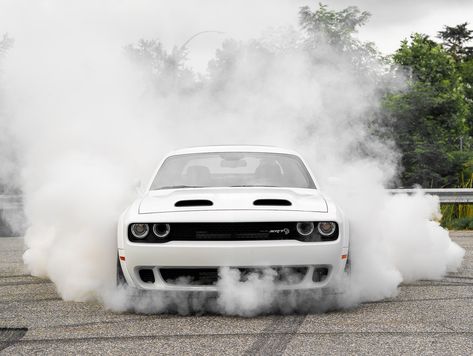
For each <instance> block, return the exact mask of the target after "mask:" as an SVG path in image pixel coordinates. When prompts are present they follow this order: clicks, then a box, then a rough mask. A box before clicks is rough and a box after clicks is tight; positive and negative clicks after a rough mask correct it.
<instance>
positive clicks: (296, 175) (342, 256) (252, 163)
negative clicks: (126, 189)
mask: <svg viewBox="0 0 473 356" xmlns="http://www.w3.org/2000/svg"><path fill="white" fill-rule="evenodd" d="M147 188H148V189H147V190H146V193H145V194H144V196H143V197H141V198H140V199H137V200H136V201H135V202H133V204H132V205H131V206H130V207H129V208H128V209H126V211H125V212H124V213H123V214H122V215H121V217H120V220H119V223H118V263H117V279H118V282H119V283H127V284H128V285H129V286H131V287H135V288H138V289H148V290H181V291H217V290H218V288H217V285H216V283H217V281H218V279H219V268H221V267H230V268H238V269H239V270H240V272H241V278H242V279H243V280H244V279H245V278H246V277H247V276H248V275H249V273H253V272H255V273H261V271H262V270H263V269H266V268H272V269H273V270H274V271H275V272H274V275H275V283H276V288H278V289H313V288H321V287H327V286H329V285H330V284H329V283H330V281H331V280H333V279H334V277H335V276H336V275H337V274H341V273H343V272H344V271H345V269H346V264H347V259H348V246H349V232H348V224H347V221H346V219H345V217H344V215H343V213H342V211H341V210H340V209H339V208H338V207H337V206H336V205H335V204H334V203H333V202H332V201H331V200H329V199H328V198H327V197H326V196H324V195H323V193H322V192H321V191H320V190H319V189H318V184H317V181H316V180H315V178H314V176H313V175H312V173H311V172H310V170H309V168H308V167H307V165H306V164H305V163H304V160H303V159H302V158H301V157H300V156H299V155H298V154H297V153H296V152H293V151H290V150H286V149H280V148H276V147H265V146H210V147H199V148H189V149H183V150H179V151H175V152H172V153H170V154H168V155H167V156H166V157H165V158H164V160H163V161H162V163H161V164H160V166H159V168H158V169H157V171H156V173H155V175H154V177H153V179H152V180H151V182H150V183H149V185H148V187H147Z"/></svg>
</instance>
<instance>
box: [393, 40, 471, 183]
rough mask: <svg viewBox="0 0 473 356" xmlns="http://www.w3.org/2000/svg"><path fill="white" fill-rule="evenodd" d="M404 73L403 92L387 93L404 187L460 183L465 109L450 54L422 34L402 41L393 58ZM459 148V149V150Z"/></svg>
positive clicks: (465, 157) (463, 153) (464, 159)
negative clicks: (406, 80) (406, 74)
mask: <svg viewBox="0 0 473 356" xmlns="http://www.w3.org/2000/svg"><path fill="white" fill-rule="evenodd" d="M393 61H394V63H396V64H398V65H400V66H401V68H404V69H405V70H407V73H408V85H409V88H408V90H407V91H405V92H402V93H396V94H391V95H389V96H388V98H387V100H386V107H387V109H388V110H389V112H390V114H391V117H392V123H391V124H392V125H393V134H394V136H395V140H396V142H397V145H398V147H399V149H400V150H401V153H402V167H403V173H402V176H401V178H402V183H403V184H404V185H405V186H412V185H415V184H419V185H421V186H423V187H443V186H452V185H455V184H458V181H459V172H460V171H461V170H462V166H463V165H464V164H465V163H466V161H467V160H468V159H469V155H468V154H467V153H466V152H462V150H463V147H464V146H465V143H466V142H468V137H467V133H468V129H467V125H466V119H467V116H468V110H469V109H468V105H467V104H466V102H465V97H464V96H465V88H464V85H463V81H462V77H461V74H460V72H459V71H458V68H457V66H456V63H455V60H454V58H453V56H452V55H451V54H450V53H449V52H448V50H447V49H445V48H443V47H442V45H440V44H438V43H436V42H435V41H433V40H432V39H430V38H429V37H428V36H426V35H421V34H414V35H412V36H411V39H410V41H407V40H404V41H403V42H402V43H401V47H400V48H399V49H398V50H397V51H396V53H395V54H394V56H393ZM462 146H463V147H462Z"/></svg>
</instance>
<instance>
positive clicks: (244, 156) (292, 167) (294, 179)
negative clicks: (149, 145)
mask: <svg viewBox="0 0 473 356" xmlns="http://www.w3.org/2000/svg"><path fill="white" fill-rule="evenodd" d="M204 187H292V188H313V189H315V185H314V182H313V180H312V178H311V177H310V175H309V172H308V171H307V169H306V167H305V166H304V164H303V163H302V161H301V159H300V158H299V157H297V156H294V155H291V154H281V153H267V152H216V153H192V154H182V155H175V156H170V157H168V158H167V159H166V160H165V161H164V163H163V165H162V166H161V168H160V169H159V171H158V173H157V174H156V177H155V178H154V181H153V184H152V185H151V190H158V189H177V188H204Z"/></svg>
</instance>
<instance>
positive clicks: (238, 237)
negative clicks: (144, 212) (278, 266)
mask: <svg viewBox="0 0 473 356" xmlns="http://www.w3.org/2000/svg"><path fill="white" fill-rule="evenodd" d="M296 224H297V222H295V221H289V222H279V221H276V222H238V223H217V222H215V223H214V222H211V223H169V225H170V227H171V230H170V233H169V235H167V236H166V237H164V238H159V237H158V236H156V235H155V234H154V233H153V223H149V231H150V232H149V234H148V236H147V237H145V238H143V239H137V238H135V237H134V236H133V235H132V234H131V225H130V226H129V227H128V236H129V239H130V241H132V242H145V243H164V242H169V241H252V240H255V241H264V240H299V241H305V242H317V241H333V240H336V239H337V238H338V226H337V228H336V231H335V233H334V234H333V235H332V236H330V237H323V236H320V235H319V233H318V232H317V229H316V228H315V229H314V232H313V234H312V235H309V236H305V237H304V236H301V235H299V233H298V232H297V229H296ZM315 224H317V223H315Z"/></svg>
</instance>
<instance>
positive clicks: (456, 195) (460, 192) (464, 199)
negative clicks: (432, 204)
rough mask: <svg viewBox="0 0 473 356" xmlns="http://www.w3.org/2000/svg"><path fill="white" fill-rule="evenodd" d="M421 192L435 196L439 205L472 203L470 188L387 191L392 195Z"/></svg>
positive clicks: (472, 193) (471, 190)
mask: <svg viewBox="0 0 473 356" xmlns="http://www.w3.org/2000/svg"><path fill="white" fill-rule="evenodd" d="M419 191H422V192H423V193H424V194H429V195H436V196H438V197H439V199H440V202H441V203H445V204H458V203H463V204H467V203H473V189H470V188H438V189H435V188H434V189H389V192H390V193H392V194H408V195H411V194H415V193H417V192H419Z"/></svg>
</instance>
